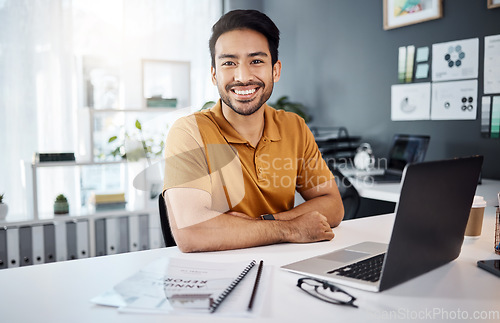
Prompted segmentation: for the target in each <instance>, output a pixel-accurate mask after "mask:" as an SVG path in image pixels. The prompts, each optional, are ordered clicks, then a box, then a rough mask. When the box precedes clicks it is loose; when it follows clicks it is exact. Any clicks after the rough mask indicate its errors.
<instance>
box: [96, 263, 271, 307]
mask: <svg viewBox="0 0 500 323" xmlns="http://www.w3.org/2000/svg"><path fill="white" fill-rule="evenodd" d="M248 264H249V262H245V263H242V262H237V263H213V262H201V261H193V260H185V259H178V258H170V259H169V258H166V259H159V260H157V261H155V262H153V263H151V264H149V265H148V266H146V267H145V268H143V269H142V270H140V271H139V272H137V273H135V274H134V275H132V276H130V277H129V278H127V279H125V280H124V281H122V282H120V283H119V284H117V285H116V286H115V287H114V288H113V290H110V291H106V292H104V293H102V294H101V295H99V296H97V297H94V298H93V299H92V300H91V302H93V303H95V304H98V305H104V306H113V307H117V308H118V310H119V311H121V312H127V313H154V314H158V313H160V314H162V313H163V314H176V315H220V316H237V317H256V316H258V315H260V313H261V312H262V308H263V306H264V304H265V299H264V298H265V295H266V286H267V285H268V284H269V282H270V274H271V271H270V268H268V267H266V266H264V270H263V272H262V277H261V280H260V284H259V288H258V289H257V294H256V297H255V299H254V306H253V308H252V310H250V311H249V310H248V309H247V308H248V303H249V300H250V297H251V294H252V290H253V286H254V283H255V277H256V275H257V266H253V268H251V269H250V270H249V271H248V274H247V275H245V276H244V277H243V278H242V279H241V281H240V283H239V284H237V285H236V286H235V287H234V289H233V290H232V291H231V292H230V293H229V294H228V295H227V296H226V297H224V298H223V301H222V302H221V303H220V306H218V307H217V309H216V311H215V312H214V313H211V312H210V306H211V305H212V304H213V301H214V300H216V299H218V298H219V296H220V295H221V294H223V293H224V291H225V290H226V289H227V288H228V286H230V285H231V283H232V282H233V281H234V280H235V279H236V278H237V277H238V276H239V275H240V274H241V272H242V270H244V269H245V268H246V267H247V266H248ZM190 296H191V297H190ZM202 296H203V297H202Z"/></svg>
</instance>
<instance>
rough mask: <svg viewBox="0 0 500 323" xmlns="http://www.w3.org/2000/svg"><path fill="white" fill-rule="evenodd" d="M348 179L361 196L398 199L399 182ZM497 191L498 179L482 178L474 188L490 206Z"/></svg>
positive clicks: (495, 197) (377, 198)
mask: <svg viewBox="0 0 500 323" xmlns="http://www.w3.org/2000/svg"><path fill="white" fill-rule="evenodd" d="M349 180H350V181H351V182H352V184H353V185H354V187H356V189H357V190H358V192H359V195H360V196H361V197H364V198H369V199H374V200H382V201H388V202H398V201H399V193H400V191H401V184H400V183H373V182H370V181H363V180H361V179H358V178H353V177H350V178H349ZM498 192H500V181H498V180H492V179H483V180H482V181H481V184H480V185H478V186H477V189H476V195H481V196H484V198H485V199H486V202H487V203H488V205H490V206H498V198H497V194H498Z"/></svg>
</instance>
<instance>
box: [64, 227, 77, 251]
mask: <svg viewBox="0 0 500 323" xmlns="http://www.w3.org/2000/svg"><path fill="white" fill-rule="evenodd" d="M76 234H77V233H76V222H75V221H69V222H66V248H67V252H68V256H67V258H68V260H74V259H78V247H77V244H76Z"/></svg>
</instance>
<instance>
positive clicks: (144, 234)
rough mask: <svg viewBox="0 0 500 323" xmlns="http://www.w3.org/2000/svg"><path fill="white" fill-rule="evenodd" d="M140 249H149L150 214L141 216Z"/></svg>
mask: <svg viewBox="0 0 500 323" xmlns="http://www.w3.org/2000/svg"><path fill="white" fill-rule="evenodd" d="M139 249H140V250H148V249H149V214H140V215H139Z"/></svg>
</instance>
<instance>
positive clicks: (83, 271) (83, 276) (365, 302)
mask: <svg viewBox="0 0 500 323" xmlns="http://www.w3.org/2000/svg"><path fill="white" fill-rule="evenodd" d="M494 219H495V208H493V207H488V208H487V209H486V216H485V220H484V223H483V234H482V236H481V237H480V238H479V239H471V240H468V239H466V240H465V241H464V245H463V248H462V253H461V255H460V257H459V258H458V259H457V260H455V261H453V262H451V263H449V264H447V265H444V266H442V267H440V268H438V269H436V270H434V271H431V272H430V273H427V274H424V275H422V276H420V277H417V278H415V279H413V280H411V281H409V282H406V283H404V284H401V285H399V286H396V287H394V288H392V289H389V290H387V291H384V292H382V293H371V292H364V291H360V290H356V289H350V288H346V290H348V291H349V292H351V293H352V294H353V295H355V296H356V297H357V298H358V304H359V309H354V308H345V307H341V306H336V305H332V304H328V303H324V302H322V301H319V300H317V299H315V298H313V297H311V296H309V295H307V294H305V293H304V292H302V291H301V290H300V289H298V288H297V287H296V286H295V284H296V282H297V279H298V278H299V277H300V276H299V275H296V274H292V273H289V272H285V271H283V270H281V269H279V266H281V265H284V264H287V263H290V262H293V261H296V260H299V259H303V258H308V257H311V256H315V255H318V254H322V253H326V252H329V251H332V250H334V249H336V248H341V247H345V246H348V245H351V244H355V243H358V242H360V241H364V240H371V241H379V242H388V240H389V236H390V232H391V228H392V224H393V222H394V215H383V216H376V217H369V218H363V219H356V220H350V221H346V222H343V223H342V224H341V225H340V226H339V227H337V228H335V229H334V232H335V234H336V237H335V238H334V239H333V240H332V241H328V242H320V243H314V244H280V245H273V246H265V247H259V248H249V249H241V250H233V251H225V252H211V253H198V254H182V253H181V252H180V251H179V250H178V249H177V248H162V249H154V250H147V251H140V252H132V253H127V254H118V255H112V256H104V257H95V258H88V259H80V260H72V261H66V262H58V263H51V264H42V265H35V266H29V267H21V268H11V269H4V270H1V271H0V286H2V301H0V317H1V321H2V322H37V321H43V322H72V323H77V322H93V323H96V322H134V323H136V322H141V323H145V322H200V321H213V322H224V321H226V322H235V321H242V322H248V319H245V318H239V319H238V318H221V317H216V316H210V315H207V316H204V317H203V319H202V320H200V317H186V316H171V317H167V316H165V315H151V314H142V315H141V314H125V313H119V312H118V311H117V310H116V309H115V308H109V307H103V306H98V305H94V304H92V303H90V301H89V300H90V299H91V298H93V297H94V296H97V295H99V294H101V293H102V292H104V291H106V290H108V289H110V288H112V287H113V286H114V285H115V284H117V283H119V282H120V281H122V280H123V279H125V278H127V277H129V276H130V275H132V274H134V273H135V272H137V271H138V270H140V269H141V268H143V267H144V266H145V265H147V264H148V263H150V262H153V261H154V260H156V259H158V258H160V257H171V256H179V257H182V258H187V259H196V260H205V261H215V262H217V261H220V262H228V261H240V260H248V259H257V260H259V259H263V260H264V262H265V264H266V265H268V266H272V272H273V273H272V275H273V280H272V285H271V286H269V288H268V289H267V290H268V293H269V294H268V296H267V297H268V298H267V300H268V302H269V303H268V304H266V306H265V309H264V313H263V314H262V316H261V317H259V318H258V319H255V321H259V322H321V321H322V320H324V319H325V318H335V319H336V321H339V322H377V321H380V322H383V321H387V318H388V317H389V316H391V317H393V318H394V317H395V318H397V319H408V318H414V317H415V316H418V317H423V318H424V320H423V321H429V320H430V319H428V318H429V315H432V317H433V318H434V319H435V320H436V321H443V320H442V318H443V317H445V318H446V316H443V315H448V316H449V317H450V316H451V317H452V318H453V317H457V316H459V315H460V317H463V316H464V315H468V317H469V320H464V322H465V321H467V322H470V321H471V320H470V318H472V316H473V315H483V317H484V316H491V315H493V318H490V319H483V320H481V322H489V321H494V320H495V319H498V318H499V316H500V303H499V302H498V299H499V298H500V278H498V277H495V276H493V275H492V274H490V273H488V272H486V271H484V270H482V269H479V268H478V267H477V266H476V261H477V260H480V259H492V258H500V256H498V255H495V254H494V252H493V244H494ZM495 315H496V316H495ZM425 318H427V319H425ZM455 320H456V319H455ZM253 321H254V320H252V322H253Z"/></svg>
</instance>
